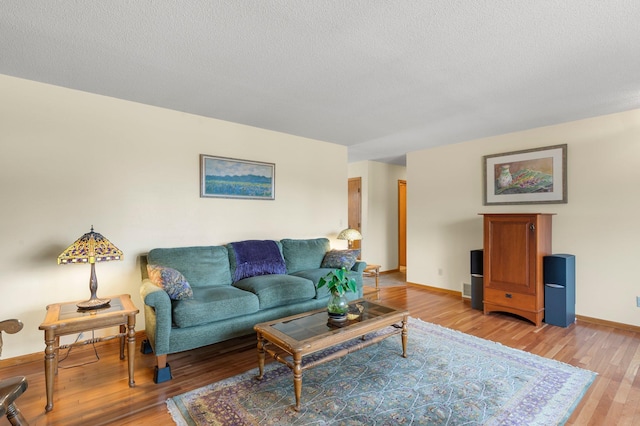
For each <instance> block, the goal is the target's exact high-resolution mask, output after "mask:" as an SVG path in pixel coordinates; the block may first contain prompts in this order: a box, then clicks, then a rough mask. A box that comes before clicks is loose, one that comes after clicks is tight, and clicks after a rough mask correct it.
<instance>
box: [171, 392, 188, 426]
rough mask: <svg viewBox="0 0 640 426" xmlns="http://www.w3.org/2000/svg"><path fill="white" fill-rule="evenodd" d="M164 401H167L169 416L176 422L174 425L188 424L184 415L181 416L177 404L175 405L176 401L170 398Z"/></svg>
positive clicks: (182, 425) (185, 425)
mask: <svg viewBox="0 0 640 426" xmlns="http://www.w3.org/2000/svg"><path fill="white" fill-rule="evenodd" d="M166 402H167V410H168V411H169V414H171V418H172V419H173V421H174V422H175V423H176V425H178V426H189V425H188V424H187V422H186V421H185V420H184V417H182V413H181V412H180V410H179V409H178V406H177V405H176V403H175V402H173V400H172V399H171V398H169V399H167V401H166Z"/></svg>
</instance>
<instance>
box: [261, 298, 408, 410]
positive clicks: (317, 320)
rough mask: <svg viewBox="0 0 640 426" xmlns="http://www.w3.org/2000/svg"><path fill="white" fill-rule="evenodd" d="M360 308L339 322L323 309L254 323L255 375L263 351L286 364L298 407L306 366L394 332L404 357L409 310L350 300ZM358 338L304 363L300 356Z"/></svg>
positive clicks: (329, 358)
mask: <svg viewBox="0 0 640 426" xmlns="http://www.w3.org/2000/svg"><path fill="white" fill-rule="evenodd" d="M349 305H350V306H351V307H358V308H361V310H362V312H361V314H360V315H359V316H358V318H355V319H349V320H347V321H345V322H344V323H341V324H333V323H331V322H329V317H328V315H327V310H326V309H318V310H316V311H311V312H305V313H302V314H299V315H293V316H290V317H286V318H281V319H278V320H274V321H269V322H263V323H260V324H257V325H256V326H255V327H254V330H255V331H256V332H257V334H258V367H259V370H260V371H259V374H258V377H257V378H258V379H262V377H263V375H264V360H265V354H267V353H268V354H269V355H270V356H272V357H273V359H275V360H276V361H278V362H280V363H282V364H285V365H286V366H287V367H289V368H290V369H291V370H292V371H293V389H294V393H295V397H296V404H295V407H294V408H295V409H296V411H299V410H300V397H301V394H302V372H303V371H304V370H306V369H308V368H312V367H315V366H316V365H319V364H323V363H325V362H327V361H331V360H334V359H336V358H339V357H342V356H344V355H347V354H349V353H351V352H355V351H356V350H359V349H362V348H366V347H367V346H370V345H373V344H375V343H378V342H380V341H381V340H384V339H386V338H388V337H391V336H393V335H396V334H401V335H402V356H403V357H405V358H406V357H407V336H408V330H407V321H408V318H409V312H408V311H406V310H403V309H396V308H394V307H391V306H386V305H382V304H380V303H375V302H372V301H370V300H364V299H359V300H356V301H354V302H351V303H350V304H349ZM387 327H390V330H389V332H388V333H383V334H378V335H375V336H373V337H371V338H369V339H368V338H367V334H369V333H373V332H376V331H380V330H383V329H385V328H387ZM358 338H360V339H361V341H360V342H358V343H355V344H353V345H350V346H349V347H346V348H343V349H338V350H336V351H333V352H329V353H328V354H327V355H326V356H324V357H322V358H320V359H314V360H313V361H309V362H308V363H305V364H304V365H303V362H302V360H303V357H305V356H306V355H309V354H312V353H314V352H318V351H321V350H323V349H328V348H331V347H333V346H336V345H339V344H341V343H345V342H347V341H349V340H354V339H358Z"/></svg>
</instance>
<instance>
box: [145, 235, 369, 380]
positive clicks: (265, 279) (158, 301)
mask: <svg viewBox="0 0 640 426" xmlns="http://www.w3.org/2000/svg"><path fill="white" fill-rule="evenodd" d="M241 243H242V242H241ZM247 243H251V241H248V242H247ZM258 243H260V242H258ZM270 243H275V244H272V245H275V246H276V247H277V255H276V257H279V256H281V258H278V259H277V260H278V261H280V262H282V261H284V262H283V265H284V266H283V268H285V267H286V270H280V271H279V273H268V272H267V273H265V272H264V271H260V270H259V269H261V268H263V269H264V262H262V263H260V262H254V263H253V265H254V266H253V269H250V271H252V272H251V273H248V275H253V276H246V275H247V273H246V271H244V270H243V273H244V274H245V275H238V272H239V271H240V269H239V268H240V267H243V268H244V267H246V265H247V262H245V261H246V256H247V254H243V258H242V260H243V262H239V261H238V259H237V258H238V256H239V252H238V250H237V249H238V247H239V246H238V245H237V244H238V243H230V244H227V245H221V246H200V247H176V248H157V249H153V250H151V251H150V252H149V253H148V254H147V255H146V256H141V262H140V263H141V270H142V286H141V288H140V295H141V297H142V300H143V301H144V314H145V331H146V335H147V340H145V341H144V342H143V352H147V353H150V352H151V351H153V352H154V353H155V355H156V361H157V365H156V371H155V375H154V381H155V382H156V383H160V382H163V381H166V380H169V379H171V378H172V377H171V369H170V366H169V364H168V363H167V355H168V354H172V353H176V352H182V351H186V350H190V349H194V348H198V347H201V346H206V345H210V344H213V343H217V342H221V341H224V340H228V339H231V338H234V337H238V336H243V335H247V334H251V333H253V326H254V325H255V324H257V323H260V322H264V321H269V320H273V319H277V318H281V317H285V316H289V315H294V314H298V313H301V312H305V311H310V310H313V309H318V308H322V307H326V306H327V303H328V297H329V294H328V292H327V290H326V289H325V288H324V287H322V288H320V289H317V287H316V286H317V283H318V280H319V279H320V278H321V277H323V276H324V275H326V274H327V273H328V272H329V271H330V270H331V269H334V268H331V267H328V268H327V267H324V268H323V267H322V266H323V261H325V263H327V262H326V259H325V256H326V255H327V253H328V252H329V251H330V242H329V240H328V239H326V238H316V239H283V240H280V241H273V242H270ZM234 247H235V249H234ZM331 253H332V254H335V253H336V252H335V251H332V252H331ZM248 256H249V257H250V256H253V254H252V253H249V255H248ZM147 265H154V266H155V265H158V266H160V267H166V268H171V270H176V271H179V272H180V273H181V274H182V275H183V276H184V278H185V279H186V281H187V282H188V284H189V286H188V287H190V288H191V291H192V293H193V296H192V297H188V298H184V299H181V300H172V299H171V298H170V297H169V294H168V293H167V291H165V289H163V288H162V287H159V286H158V284H157V282H156V283H155V284H154V282H152V280H151V279H150V278H149V274H148V273H147ZM255 265H258V267H257V270H256V267H255ZM324 266H328V265H326V264H325V265H324ZM365 267H366V263H365V262H362V261H356V262H355V264H354V265H353V267H352V268H351V270H350V271H349V273H350V275H351V276H352V277H353V278H354V279H355V280H356V283H357V288H358V291H357V293H355V294H348V295H347V296H348V298H349V299H351V300H353V299H357V298H360V297H362V273H363V271H364V268H365ZM267 271H268V269H267Z"/></svg>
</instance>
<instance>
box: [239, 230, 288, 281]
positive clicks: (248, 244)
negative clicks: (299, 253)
mask: <svg viewBox="0 0 640 426" xmlns="http://www.w3.org/2000/svg"><path fill="white" fill-rule="evenodd" d="M231 247H233V251H234V254H235V258H236V271H235V274H234V276H233V281H234V282H235V281H240V280H241V279H243V278H248V277H255V276H256V275H267V274H286V273H287V267H286V265H285V263H284V259H283V258H282V253H280V249H279V248H278V245H277V244H276V242H275V241H272V240H266V241H260V240H247V241H240V242H237V243H231Z"/></svg>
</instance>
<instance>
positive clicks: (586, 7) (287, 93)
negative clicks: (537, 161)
mask: <svg viewBox="0 0 640 426" xmlns="http://www.w3.org/2000/svg"><path fill="white" fill-rule="evenodd" d="M0 74H6V75H11V76H16V77H21V78H26V79H30V80H36V81H41V82H45V83H50V84H55V85H59V86H64V87H69V88H73V89H79V90H83V91H87V92H92V93H98V94H102V95H107V96H112V97H116V98H121V99H127V100H131V101H137V102H141V103H145V104H149V105H156V106H159V107H164V108H170V109H174V110H179V111H185V112H189V113H193V114H199V115H203V116H208V117H214V118H219V119H223V120H229V121H234V122H238V123H244V124H248V125H252V126H257V127H261V128H266V129H272V130H276V131H281V132H286V133H290V134H294V135H300V136H305V137H309V138H314V139H319V140H324V141H329V142H334V143H337V144H341V145H346V146H348V149H349V161H350V162H353V161H360V160H376V161H383V162H390V163H396V164H403V161H404V154H405V153H406V152H409V151H414V150H419V149H423V148H427V147H433V146H438V145H442V144H447V143H455V142H460V141H465V140H470V139H474V138H479V137H485V136H491V135H496V134H503V133H507V132H512V131H517V130H523V129H527V128H533V127H539V126H544V125H550V124H555V123H560V122H565V121H571V120H576V119H581V118H587V117H592V116H597V115H603V114H608V113H614V112H620V111H624V110H629V109H634V108H639V107H640V1H638V0H606V1H603V0H564V1H562V0H553V1H552V0H536V1H513V0H487V1H482V0H479V1H471V0H469V1H462V0H429V1H427V0H415V1H389V0H348V1H345V0H336V1H329V0H272V1H269V0H252V1H249V0H228V1H213V0H191V1H170V0H163V1H159V0H135V1H131V0H128V1H125V0H110V1H86V0H75V1H73V0H57V1H55V0H51V1H42V0H2V2H0Z"/></svg>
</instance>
